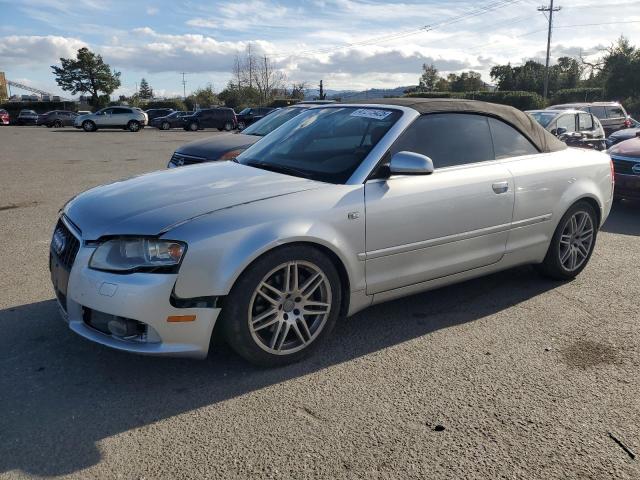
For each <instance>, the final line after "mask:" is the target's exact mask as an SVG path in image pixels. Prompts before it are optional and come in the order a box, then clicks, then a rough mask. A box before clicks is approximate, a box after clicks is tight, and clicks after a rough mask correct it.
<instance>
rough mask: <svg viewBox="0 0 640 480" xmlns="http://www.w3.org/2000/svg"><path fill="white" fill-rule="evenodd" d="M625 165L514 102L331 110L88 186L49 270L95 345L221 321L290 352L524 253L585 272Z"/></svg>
mask: <svg viewBox="0 0 640 480" xmlns="http://www.w3.org/2000/svg"><path fill="white" fill-rule="evenodd" d="M461 132H462V133H461ZM611 172H612V170H611V163H610V159H609V158H608V156H607V155H605V154H603V153H600V152H596V151H587V150H577V149H570V148H567V147H566V145H564V144H563V143H562V142H559V141H558V140H557V139H556V138H555V137H554V136H553V135H551V134H549V133H548V132H546V131H545V130H544V129H543V128H542V127H540V126H539V125H538V124H537V123H536V122H535V121H534V120H533V119H532V118H531V117H529V116H528V115H526V114H524V113H522V112H519V111H517V110H515V109H512V108H510V107H505V106H499V105H493V104H485V103H481V102H471V101H459V100H426V99H424V100H423V99H384V100H383V101H381V102H380V103H370V104H350V105H338V104H335V105H326V106H318V107H314V108H311V109H309V110H307V111H305V112H303V113H301V114H300V115H298V116H297V117H295V118H293V119H292V120H290V121H289V122H287V123H286V124H284V125H283V126H282V127H280V128H278V129H276V130H275V131H274V132H272V133H271V134H269V135H267V136H266V137H264V138H263V139H262V140H261V141H260V142H258V143H256V144H254V145H253V146H251V147H249V148H248V149H247V150H245V151H244V152H243V153H242V154H241V155H240V156H239V157H238V158H237V159H236V160H234V161H228V162H214V163H207V164H201V165H193V166H189V167H185V168H178V169H171V170H164V171H160V172H154V173H150V174H147V175H142V176H139V177H136V178H132V179H129V180H124V181H121V182H116V183H113V184H110V185H105V186H101V187H97V188H94V189H92V190H89V191H87V192H85V193H82V194H80V195H78V196H77V197H75V198H74V199H72V200H71V201H69V202H68V203H67V205H66V206H65V207H64V209H63V211H62V213H61V216H60V218H59V219H58V220H57V224H56V226H55V229H54V234H53V239H52V242H51V254H50V269H51V278H52V281H53V285H54V289H55V293H56V295H57V298H58V301H59V304H60V307H61V311H62V314H63V316H64V318H65V319H66V320H67V322H68V325H69V327H70V328H71V329H72V330H73V331H75V332H77V333H78V334H80V335H82V336H83V337H85V338H87V339H89V340H92V341H94V342H97V343H101V344H103V345H107V346H110V347H113V348H116V349H120V350H126V351H129V352H137V353H141V354H149V355H174V356H176V355H177V356H190V357H204V356H206V355H207V353H208V350H209V345H210V340H211V336H212V333H213V331H214V326H216V324H219V328H216V332H218V333H220V334H221V335H224V338H225V339H226V341H227V342H228V343H229V344H230V345H231V346H232V347H233V349H234V350H235V351H236V352H238V353H239V354H240V355H242V356H243V357H245V358H246V359H248V360H249V361H251V362H254V363H256V364H259V365H266V366H274V365H281V364H286V363H290V362H293V361H297V360H300V359H301V358H302V357H304V356H305V355H307V354H308V353H309V352H311V351H312V350H313V349H314V348H317V347H318V346H320V345H321V344H322V341H323V339H324V338H326V337H327V336H328V335H329V334H330V332H331V330H332V328H333V326H334V325H335V323H336V322H337V321H338V320H339V319H340V318H342V317H344V316H346V315H352V314H354V313H355V312H358V311H360V310H362V309H364V308H366V307H368V306H369V305H372V304H375V303H379V302H384V301H386V300H390V299H394V298H399V297H402V296H406V295H411V294H414V293H418V292H422V291H425V290H429V289H434V288H438V287H441V286H443V285H447V284H451V283H455V282H460V281H463V280H466V279H470V278H474V277H478V276H481V275H486V274H489V273H492V272H495V271H498V270H503V269H506V268H510V267H513V266H516V265H522V264H537V265H538V267H539V269H540V270H541V272H543V273H544V274H546V275H548V276H551V277H553V278H557V279H564V280H567V279H571V278H573V277H575V276H576V275H578V274H579V273H580V272H581V271H582V269H584V268H585V266H586V265H587V262H588V261H589V258H590V256H591V253H592V251H593V249H594V246H595V243H596V236H597V233H598V229H599V227H600V226H601V225H602V223H603V222H604V221H605V219H606V218H607V215H608V214H609V210H610V208H611V201H612V194H613V184H612V176H611ZM390 328H391V327H390Z"/></svg>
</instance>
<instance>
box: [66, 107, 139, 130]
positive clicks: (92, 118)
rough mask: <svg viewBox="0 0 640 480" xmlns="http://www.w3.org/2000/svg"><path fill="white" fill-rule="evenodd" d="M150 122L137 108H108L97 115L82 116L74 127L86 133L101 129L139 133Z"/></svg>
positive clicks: (77, 119)
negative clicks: (116, 129) (119, 129)
mask: <svg viewBox="0 0 640 480" xmlns="http://www.w3.org/2000/svg"><path fill="white" fill-rule="evenodd" d="M148 122H149V118H148V117H147V114H146V113H144V112H143V111H142V110H140V109H139V108H135V107H107V108H103V109H102V110H98V111H97V112H96V113H90V114H87V115H80V116H78V117H77V118H76V120H75V123H74V127H76V128H82V129H83V130H84V131H85V132H95V131H96V130H98V129H99V128H122V129H124V130H129V131H130V132H138V131H140V129H142V128H143V127H144V126H145V125H147V123H148Z"/></svg>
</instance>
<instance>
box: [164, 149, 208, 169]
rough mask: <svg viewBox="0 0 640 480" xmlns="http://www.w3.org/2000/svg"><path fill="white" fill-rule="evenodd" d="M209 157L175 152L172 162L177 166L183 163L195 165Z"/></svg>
mask: <svg viewBox="0 0 640 480" xmlns="http://www.w3.org/2000/svg"><path fill="white" fill-rule="evenodd" d="M206 160H207V159H206V158H204V157H196V156H193V155H185V154H183V153H178V152H175V153H174V154H173V155H172V156H171V163H173V164H174V165H177V166H181V165H193V164H195V163H202V162H205V161H206Z"/></svg>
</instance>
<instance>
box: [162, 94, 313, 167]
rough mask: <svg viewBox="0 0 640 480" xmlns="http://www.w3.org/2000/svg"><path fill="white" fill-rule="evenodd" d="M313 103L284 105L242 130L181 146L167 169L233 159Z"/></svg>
mask: <svg viewBox="0 0 640 480" xmlns="http://www.w3.org/2000/svg"><path fill="white" fill-rule="evenodd" d="M312 106H313V105H312V104H302V103H299V104H297V105H294V106H292V107H285V108H281V109H280V110H278V111H277V112H273V113H272V114H271V115H269V116H267V117H265V118H263V119H262V120H260V121H258V122H256V123H254V124H253V125H251V126H250V127H248V128H247V129H246V130H244V131H243V132H242V133H232V134H229V135H216V136H215V137H211V138H204V139H202V140H196V141H195V142H190V143H187V144H186V145H182V146H181V147H178V149H177V150H176V151H175V152H174V154H173V155H172V157H171V160H170V161H169V164H168V165H167V167H168V168H175V167H181V166H183V165H192V164H194V163H202V162H215V161H217V160H230V159H232V158H235V157H237V156H238V155H239V154H240V153H241V152H242V151H244V150H245V149H247V148H248V147H250V146H251V145H253V144H254V143H256V142H257V141H258V140H260V139H261V138H262V137H264V136H265V135H268V134H269V133H271V132H273V131H274V130H275V129H276V128H278V127H279V126H280V125H282V124H284V123H286V122H287V121H289V120H291V119H292V118H293V117H296V116H298V115H299V114H301V113H302V112H304V111H305V110H308V109H309V108H311V107H312Z"/></svg>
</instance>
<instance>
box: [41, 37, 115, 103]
mask: <svg viewBox="0 0 640 480" xmlns="http://www.w3.org/2000/svg"><path fill="white" fill-rule="evenodd" d="M60 64H61V66H59V67H58V66H56V65H52V66H51V68H52V69H53V73H54V75H55V76H56V83H57V84H58V86H60V88H62V89H63V90H65V91H67V92H71V94H72V95H76V94H78V93H83V94H90V95H91V102H90V103H91V105H93V106H98V105H99V104H100V96H101V95H100V92H103V95H106V96H109V95H111V94H112V93H113V92H114V90H115V89H117V88H118V87H119V86H120V72H116V71H115V70H113V71H112V70H111V67H109V65H108V64H106V63H104V60H102V56H101V55H97V54H95V53H93V52H91V51H90V50H89V49H88V48H86V47H83V48H81V49H80V50H78V53H77V54H76V58H75V59H74V58H61V59H60Z"/></svg>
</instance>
